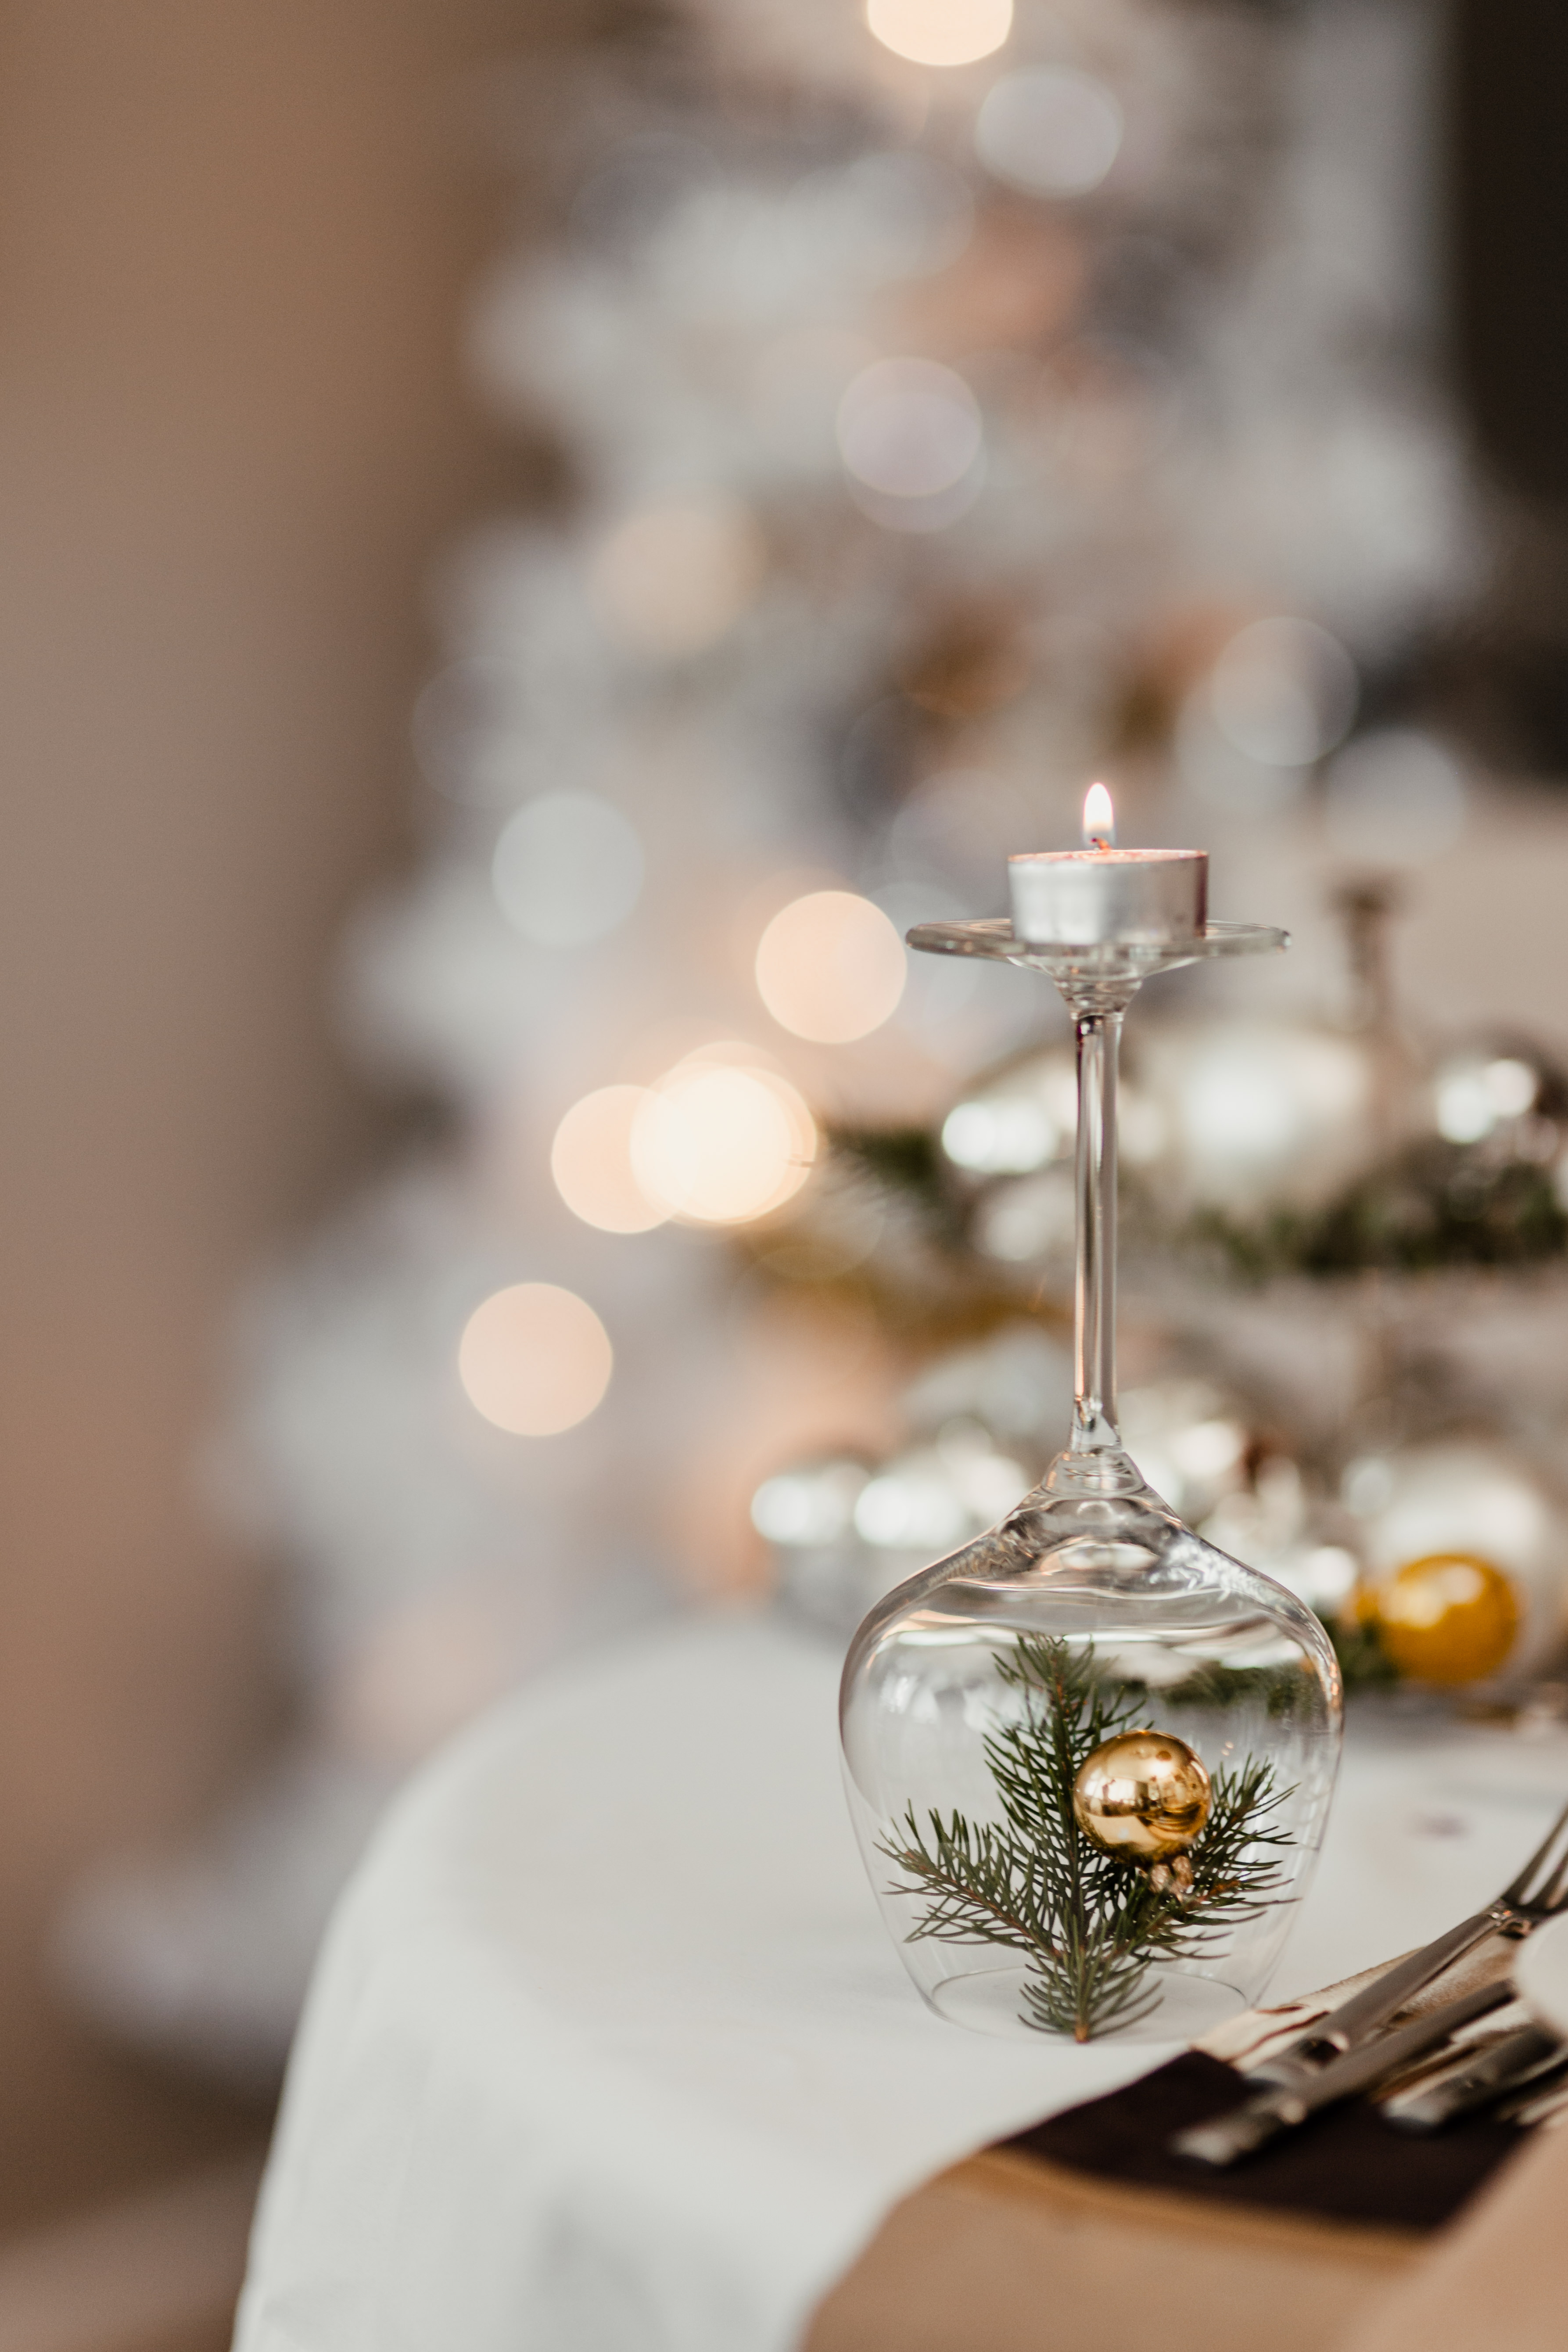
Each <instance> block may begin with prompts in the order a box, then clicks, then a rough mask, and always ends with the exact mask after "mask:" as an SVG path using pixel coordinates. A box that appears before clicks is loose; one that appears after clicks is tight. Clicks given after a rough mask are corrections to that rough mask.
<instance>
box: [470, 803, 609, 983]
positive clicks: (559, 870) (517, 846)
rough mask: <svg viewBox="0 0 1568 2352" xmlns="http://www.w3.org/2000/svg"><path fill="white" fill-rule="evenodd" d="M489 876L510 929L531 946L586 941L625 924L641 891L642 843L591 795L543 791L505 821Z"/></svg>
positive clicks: (571, 944)
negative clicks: (528, 941) (530, 943)
mask: <svg viewBox="0 0 1568 2352" xmlns="http://www.w3.org/2000/svg"><path fill="white" fill-rule="evenodd" d="M490 880H491V883H492V885H493V886H494V889H495V894H496V898H497V901H498V903H499V905H500V910H501V912H502V914H503V915H504V916H505V917H506V919H507V920H508V922H509V923H510V925H511V927H512V929H513V930H515V931H517V932H519V933H521V936H522V938H523V939H525V940H531V942H532V944H533V945H534V946H535V947H543V948H573V947H584V946H586V945H587V943H588V942H589V941H590V940H602V939H603V938H605V935H606V933H608V932H610V931H613V930H615V929H616V928H617V926H618V925H620V924H621V923H624V922H625V920H626V917H627V916H628V915H629V914H630V913H631V910H632V908H634V907H635V906H636V904H637V899H638V898H639V897H640V896H641V893H642V882H643V856H642V845H641V843H640V842H639V841H638V839H637V831H636V828H635V827H634V826H633V824H631V822H630V820H629V818H626V817H624V816H623V815H622V814H621V812H620V810H619V809H617V808H612V807H611V805H610V803H609V802H608V801H602V800H601V799H600V798H599V796H598V794H597V793H540V795H539V797H538V798H537V800H531V801H528V802H526V803H524V804H523V806H522V807H521V808H520V809H519V810H518V812H517V814H516V815H515V816H514V817H511V818H510V819H509V820H508V822H507V824H505V825H504V826H503V828H502V830H501V835H500V840H499V841H498V842H497V843H496V845H495V853H494V856H492V858H491V860H490Z"/></svg>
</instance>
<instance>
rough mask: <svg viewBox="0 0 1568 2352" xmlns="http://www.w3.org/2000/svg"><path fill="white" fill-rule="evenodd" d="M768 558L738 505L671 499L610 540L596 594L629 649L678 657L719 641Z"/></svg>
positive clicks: (599, 560) (598, 566) (597, 570)
mask: <svg viewBox="0 0 1568 2352" xmlns="http://www.w3.org/2000/svg"><path fill="white" fill-rule="evenodd" d="M765 560H766V559H765V551H764V550H763V542H762V534H761V533H760V532H759V530H758V529H757V526H756V523H755V521H754V520H752V516H751V514H750V513H749V512H748V511H747V509H745V508H744V507H742V506H740V505H738V504H737V503H736V502H735V501H734V500H732V499H688V500H680V501H671V502H670V503H669V504H668V505H665V506H657V507H646V508H644V509H643V510H642V511H641V512H640V513H638V514H635V515H633V516H632V517H631V518H630V519H629V520H627V521H626V522H623V523H622V524H621V525H620V526H619V528H618V529H617V530H615V531H613V532H612V533H611V535H610V537H609V538H608V539H607V540H605V542H604V545H603V546H602V547H601V548H600V550H599V552H598V555H597V557H596V558H595V563H594V572H593V586H594V594H595V601H596V602H597V604H598V605H599V607H600V609H601V611H602V612H603V613H604V614H605V618H606V619H607V620H608V621H609V623H610V624H611V625H612V627H613V628H614V629H615V631H616V635H618V636H619V637H621V638H622V639H623V640H624V641H625V643H626V644H627V645H628V646H631V647H632V648H633V649H634V650H635V651H637V652H638V653H645V654H654V655H660V656H665V657H667V658H669V659H674V658H676V657H678V656H680V655H683V654H696V653H700V652H701V651H702V650H703V648H704V647H705V646H711V645H716V644H717V643H718V641H719V639H720V638H721V636H722V635H724V632H725V631H726V629H728V628H730V627H731V625H732V624H733V623H734V622H735V621H737V620H738V619H739V618H740V616H741V614H742V613H743V612H744V611H745V609H746V606H747V605H748V604H750V603H751V601H752V597H753V596H754V595H755V594H756V593H757V589H758V587H759V585H760V584H761V582H762V577H763V568H764V563H765Z"/></svg>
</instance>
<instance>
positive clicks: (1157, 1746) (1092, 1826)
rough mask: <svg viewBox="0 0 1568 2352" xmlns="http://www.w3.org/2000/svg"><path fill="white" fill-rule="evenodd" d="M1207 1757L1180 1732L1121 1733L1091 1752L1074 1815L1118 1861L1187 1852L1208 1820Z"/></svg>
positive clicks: (1075, 1790) (1150, 1860)
mask: <svg viewBox="0 0 1568 2352" xmlns="http://www.w3.org/2000/svg"><path fill="white" fill-rule="evenodd" d="M1209 1799H1210V1790H1209V1776H1208V1774H1207V1772H1206V1771H1205V1769H1204V1764H1203V1759H1201V1758H1200V1757H1199V1756H1197V1755H1195V1754H1194V1751H1193V1749H1192V1748H1189V1747H1188V1746H1187V1743H1186V1741H1185V1740H1184V1739H1178V1738H1176V1736H1175V1734H1174V1732H1173V1731H1119V1732H1118V1733H1117V1735H1116V1737H1115V1738H1114V1739H1108V1740H1106V1741H1105V1742H1104V1744H1103V1746H1101V1747H1099V1748H1096V1749H1095V1751H1094V1753H1093V1755H1092V1756H1086V1757H1085V1759H1084V1760H1083V1762H1082V1763H1081V1764H1080V1765H1079V1768H1078V1773H1077V1776H1076V1778H1075V1779H1074V1781H1073V1784H1072V1809H1073V1817H1074V1819H1075V1820H1076V1821H1077V1822H1078V1825H1079V1829H1080V1830H1081V1831H1082V1832H1083V1833H1084V1835H1085V1837H1086V1838H1088V1839H1089V1840H1090V1841H1091V1843H1093V1844H1095V1845H1097V1846H1099V1848H1100V1852H1101V1853H1109V1854H1110V1855H1112V1856H1113V1857H1114V1858H1115V1860H1116V1861H1118V1862H1135V1863H1138V1864H1154V1863H1162V1862H1168V1861H1169V1860H1170V1859H1171V1857H1172V1855H1173V1854H1178V1853H1185V1852H1186V1850H1187V1848H1188V1847H1189V1846H1190V1845H1191V1844H1192V1843H1194V1839H1195V1838H1196V1837H1197V1836H1198V1835H1199V1833H1200V1832H1201V1831H1202V1829H1203V1826H1204V1823H1205V1822H1206V1821H1207V1819H1208V1817H1209Z"/></svg>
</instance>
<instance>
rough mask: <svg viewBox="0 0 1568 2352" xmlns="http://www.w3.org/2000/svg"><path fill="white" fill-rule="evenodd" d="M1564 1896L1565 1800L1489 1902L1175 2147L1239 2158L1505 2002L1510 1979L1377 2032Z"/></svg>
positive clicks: (1334, 2013) (1325, 2021)
mask: <svg viewBox="0 0 1568 2352" xmlns="http://www.w3.org/2000/svg"><path fill="white" fill-rule="evenodd" d="M1565 1905H1568V1805H1565V1806H1564V1807H1563V1811H1561V1812H1560V1813H1559V1814H1558V1816H1557V1819H1556V1820H1555V1821H1554V1822H1552V1827H1551V1829H1550V1830H1548V1832H1547V1833H1546V1835H1545V1837H1544V1838H1543V1839H1542V1842H1541V1843H1540V1845H1538V1846H1537V1848H1536V1850H1535V1852H1534V1853H1532V1854H1531V1857H1530V1859H1529V1861H1528V1862H1527V1863H1526V1864H1524V1867H1523V1868H1522V1869H1521V1871H1519V1872H1518V1873H1517V1874H1516V1875H1515V1876H1514V1877H1513V1878H1511V1879H1510V1881H1509V1884H1508V1885H1506V1886H1505V1887H1504V1888H1503V1890H1502V1893H1501V1894H1500V1895H1497V1896H1495V1897H1494V1898H1493V1900H1492V1901H1491V1902H1490V1903H1489V1904H1488V1905H1487V1906H1486V1908H1485V1910H1484V1911H1478V1912H1476V1913H1475V1914H1474V1916H1472V1917H1470V1918H1468V1919H1463V1920H1461V1921H1460V1923H1459V1925H1458V1927H1450V1928H1449V1929H1448V1930H1447V1934H1446V1935H1442V1936H1439V1937H1436V1940H1435V1941H1434V1942H1432V1943H1430V1944H1426V1945H1424V1946H1423V1947H1422V1948H1421V1950H1420V1951H1418V1952H1412V1953H1411V1954H1410V1955H1409V1956H1408V1958H1405V1959H1403V1960H1401V1961H1399V1962H1398V1963H1397V1965H1396V1966H1395V1967H1394V1968H1392V1969H1388V1970H1387V1971H1386V1973H1385V1974H1384V1975H1383V1976H1381V1977H1380V1978H1379V1979H1378V1980H1377V1982H1376V1983H1375V1984H1373V1985H1369V1986H1368V1987H1367V1988H1366V1990H1365V1991H1364V1992H1360V1993H1357V1994H1355V1995H1354V1996H1353V1997H1352V1999H1351V2000H1347V2001H1343V2002H1342V2003H1341V2005H1340V2007H1339V2008H1338V2009H1335V2010H1331V2011H1330V2012H1329V2014H1328V2016H1327V2017H1325V2018H1322V2019H1321V2020H1320V2021H1319V2022H1318V2023H1317V2025H1315V2026H1314V2027H1313V2028H1312V2029H1311V2032H1310V2035H1309V2036H1308V2037H1307V2038H1306V2039H1304V2040H1303V2041H1302V2042H1299V2043H1298V2044H1297V2046H1296V2048H1295V2050H1293V2051H1291V2052H1289V2053H1287V2055H1286V2056H1285V2057H1283V2058H1279V2059H1276V2060H1275V2061H1274V2062H1273V2063H1271V2064H1269V2065H1267V2066H1262V2067H1259V2068H1258V2071H1257V2073H1256V2074H1254V2076H1253V2077H1252V2080H1253V2081H1254V2082H1258V2083H1261V2084H1264V2085H1265V2086H1266V2087H1265V2088H1264V2089H1263V2090H1262V2092H1261V2093H1260V2094H1258V2095H1255V2096H1253V2097H1252V2098H1250V2099H1247V2100H1246V2101H1245V2102H1244V2103H1243V2104H1242V2105H1241V2106H1239V2107H1234V2108H1232V2109H1231V2110H1230V2111H1229V2113H1228V2114H1226V2115H1222V2116H1216V2117H1215V2119H1214V2121H1213V2122H1212V2123H1209V2124H1205V2125H1203V2126H1197V2127H1194V2128H1192V2129H1190V2130H1188V2131H1186V2132H1183V2133H1180V2134H1178V2136H1177V2137H1176V2138H1175V2139H1174V2140H1173V2142H1172V2143H1171V2145H1172V2147H1173V2149H1174V2151H1175V2152H1176V2153H1177V2154H1179V2155H1183V2156H1188V2157H1195V2158H1197V2159H1198V2160H1199V2161H1200V2162H1202V2163H1204V2164H1209V2165H1227V2164H1234V2163H1235V2162H1236V2161H1237V2158H1240V2157H1244V2156H1250V2155H1252V2154H1253V2153H1254V2152H1255V2151H1256V2150H1257V2149H1258V2148H1260V2147H1265V2146H1267V2144H1268V2142H1269V2141H1270V2140H1272V2139H1275V2138H1277V2137H1279V2134H1280V2133H1281V2132H1285V2131H1289V2130H1292V2129H1293V2128H1294V2127H1295V2126H1297V2125H1298V2124H1301V2123H1304V2122H1305V2121H1306V2120H1307V2117H1308V2116H1310V2115H1315V2114H1318V2113H1320V2112H1321V2110H1322V2108H1324V2107H1325V2106H1328V2105H1332V2104H1334V2102H1335V2101H1336V2100H1338V2099H1340V2098H1345V2097H1349V2096H1352V2095H1354V2094H1355V2093H1356V2092H1359V2091H1367V2090H1371V2089H1373V2087H1374V2086H1375V2085H1376V2084H1377V2083H1378V2082H1379V2081H1380V2080H1382V2079H1383V2077H1384V2074H1385V2073H1389V2072H1393V2071H1394V2068H1395V2067H1397V2066H1399V2065H1403V2064H1404V2063H1406V2061H1407V2059H1408V2058H1409V2057H1414V2056H1415V2054H1417V2052H1418V2050H1420V2049H1423V2048H1433V2047H1436V2044H1437V2043H1438V2042H1441V2041H1442V2040H1443V2039H1444V2038H1445V2037H1446V2035H1447V2033H1448V2032H1452V2031H1453V2030H1454V2029H1455V2028H1456V2027H1457V2026H1458V2025H1461V2024H1463V2023H1465V2022H1467V2021H1468V2018H1469V2017H1471V2016H1479V2015H1482V2014H1484V2013H1485V2011H1487V2010H1488V2009H1489V2008H1492V2007H1496V2006H1499V2005H1500V2003H1501V2002H1502V2001H1504V2000H1507V1999H1509V1998H1510V1992H1509V1988H1508V1985H1507V1983H1506V1982H1500V1983H1499V1984H1497V1985H1493V1986H1483V1987H1480V1988H1479V1989H1478V1990H1477V1991H1476V1992H1475V1993H1472V1994H1467V1995H1461V1996H1460V1998H1459V1999H1458V2000H1455V2001H1453V2002H1450V2003H1449V2004H1448V2005H1447V2008H1446V2009H1444V2010H1442V2011H1438V2012H1436V2015H1435V2016H1434V2017H1432V2018H1430V2019H1418V2020H1416V2021H1415V2023H1413V2024H1411V2025H1407V2026H1405V2028H1404V2029H1403V2030H1402V2031H1401V2032H1396V2033H1392V2034H1388V2035H1386V2036H1385V2037H1384V2041H1383V2042H1381V2043H1379V2042H1377V2041H1376V2039H1375V2037H1376V2035H1377V2032H1378V2029H1379V2028H1380V2027H1381V2026H1384V2025H1386V2024H1387V2022H1388V2021H1389V2020H1390V2019H1391V2018H1392V2017H1394V2016H1396V2015H1397V2013H1398V2012H1399V2011H1400V2010H1402V2009H1403V2008H1404V2007H1405V2003H1406V2002H1407V2001H1409V2000H1412V1999H1413V1998H1414V1997H1415V1994H1416V1993H1418V1992H1420V1991H1421V1990H1422V1989H1423V1987H1425V1986H1426V1985H1429V1984H1430V1983H1432V1981H1433V1980H1434V1979H1435V1978H1436V1977H1440V1976H1441V1975H1442V1974H1443V1972H1444V1970H1445V1969H1449V1968H1452V1966H1453V1964H1454V1962H1455V1961H1456V1960H1459V1959H1463V1958H1464V1956H1465V1954H1466V1953H1467V1952H1469V1951H1473V1950H1474V1949H1475V1948H1476V1946H1477V1945H1478V1944H1481V1943H1484V1942H1485V1941H1486V1938H1487V1937H1489V1936H1494V1935H1503V1936H1510V1937H1524V1936H1528V1935H1529V1934H1530V1933H1531V1929H1532V1928H1534V1927H1539V1926H1540V1925H1541V1923H1542V1920H1543V1919H1550V1918H1551V1917H1552V1916H1553V1914H1554V1913H1556V1912H1557V1911H1559V1910H1561V1909H1563V1907H1564V1906H1565ZM1434 2028H1435V2029H1436V2030H1435V2031H1434V2030H1433V2029H1434ZM1406 2045H1408V2047H1406ZM1314 2053H1316V2055H1314Z"/></svg>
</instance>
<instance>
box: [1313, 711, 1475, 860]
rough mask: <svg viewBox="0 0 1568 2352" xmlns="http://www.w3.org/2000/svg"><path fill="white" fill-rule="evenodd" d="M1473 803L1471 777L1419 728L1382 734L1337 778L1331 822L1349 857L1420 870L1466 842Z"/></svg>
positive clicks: (1339, 769)
mask: <svg viewBox="0 0 1568 2352" xmlns="http://www.w3.org/2000/svg"><path fill="white" fill-rule="evenodd" d="M1466 798H1467V795H1466V792H1465V780H1464V777H1463V776H1462V775H1461V774H1460V772H1459V769H1458V764H1457V763H1456V761H1454V759H1453V757H1452V756H1451V754H1450V753H1449V752H1447V751H1445V750H1444V748H1443V746H1442V744H1441V743H1438V742H1436V741H1435V740H1433V738H1432V737H1431V736H1430V735H1424V734H1422V733H1421V732H1420V731H1419V730H1417V729H1415V728H1414V727H1380V728H1378V729H1377V730H1375V731H1374V732H1373V733H1372V734H1370V735H1363V736H1362V737H1361V738H1360V739H1359V740H1358V741H1356V742H1354V743H1352V744H1349V745H1348V746H1347V747H1346V749H1345V750H1344V751H1342V752H1341V753H1340V755H1339V757H1338V759H1337V760H1335V761H1334V763H1333V765H1332V766H1331V769H1330V770H1329V781H1328V790H1327V792H1326V793H1325V795H1324V801H1323V817H1324V823H1325V824H1326V825H1327V827H1328V834H1329V839H1330V841H1331V843H1332V844H1333V846H1334V847H1335V848H1336V849H1337V850H1338V851H1339V852H1340V853H1341V855H1342V856H1345V857H1353V858H1355V859H1356V860H1357V861H1358V862H1360V863H1362V864H1365V865H1369V866H1416V865H1419V864H1421V863H1422V862H1423V860H1425V859H1426V858H1428V857H1438V856H1441V855H1442V853H1443V852H1444V850H1446V849H1451V848H1452V847H1453V845H1454V844H1455V843H1456V842H1457V841H1458V838H1459V835H1461V834H1462V833H1463V831H1464V829H1465V812H1466Z"/></svg>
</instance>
